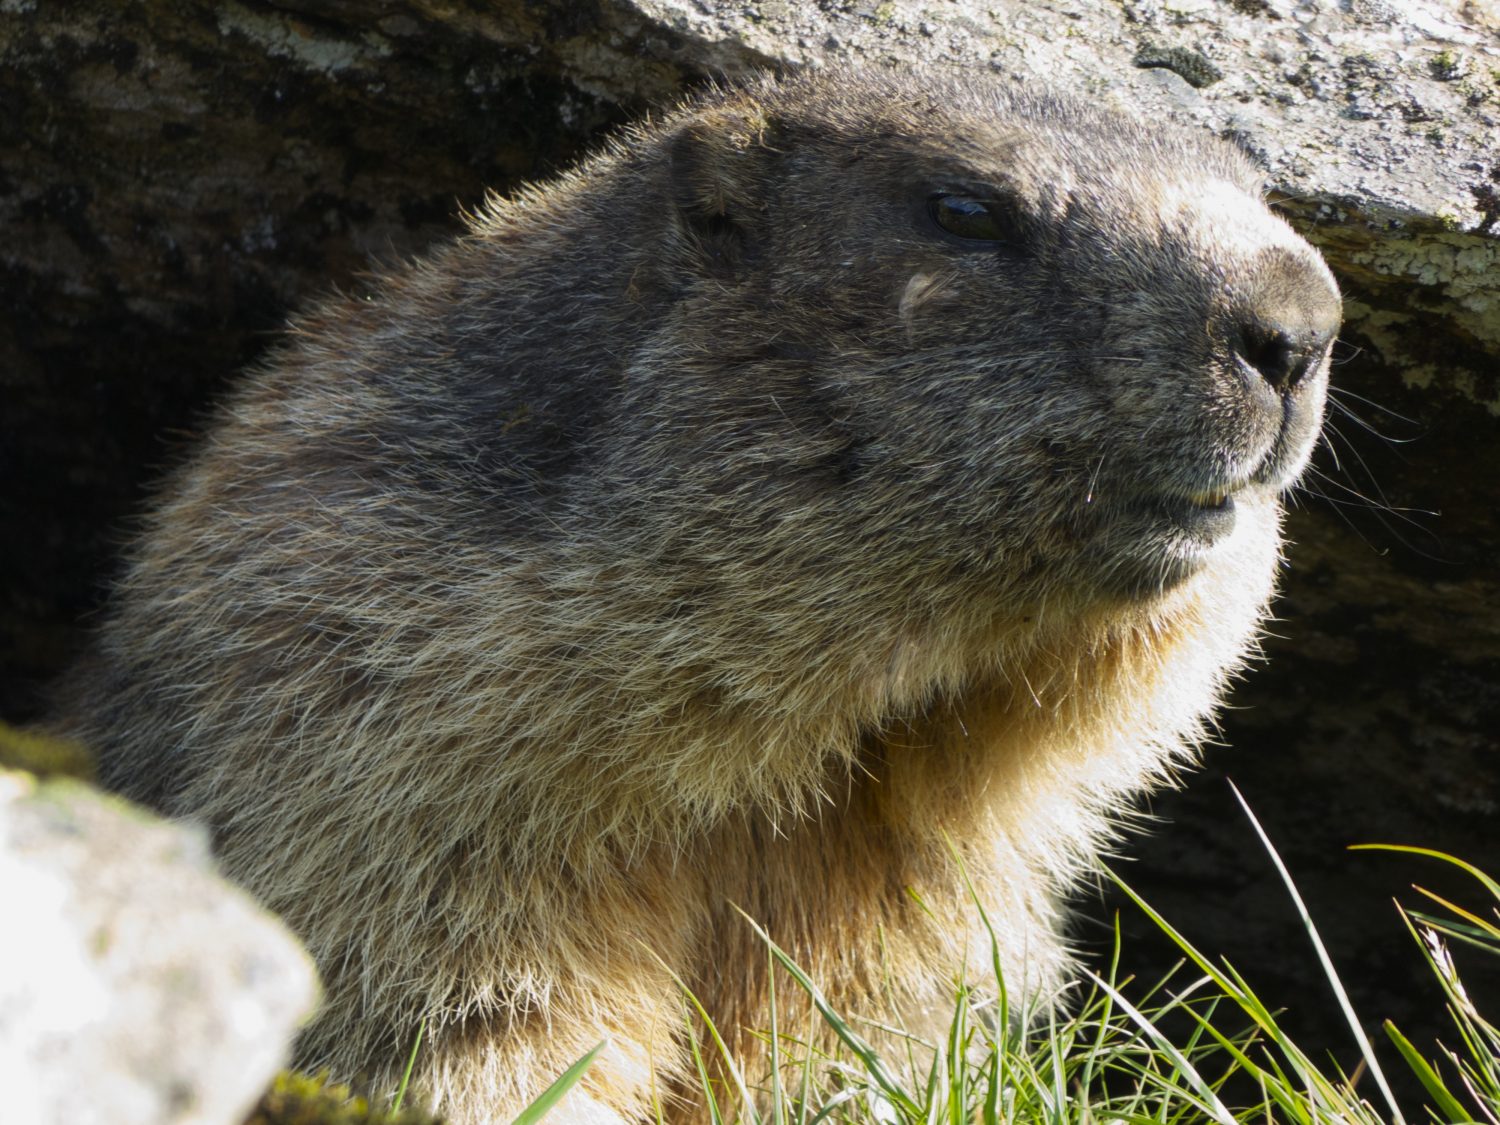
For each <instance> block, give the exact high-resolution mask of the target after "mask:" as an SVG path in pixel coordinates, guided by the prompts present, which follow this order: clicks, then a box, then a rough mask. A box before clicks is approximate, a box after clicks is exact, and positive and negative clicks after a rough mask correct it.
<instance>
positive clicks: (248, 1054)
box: [0, 772, 317, 1125]
mask: <svg viewBox="0 0 1500 1125" xmlns="http://www.w3.org/2000/svg"><path fill="white" fill-rule="evenodd" d="M0 900H3V901H4V903H5V917H6V922H5V923H4V927H3V931H4V934H5V942H6V944H5V956H4V958H3V959H0V1090H3V1091H4V1095H3V1097H4V1111H3V1118H4V1120H5V1121H7V1122H16V1123H17V1125H21V1123H26V1125H89V1123H94V1122H97V1123H99V1125H135V1123H139V1125H235V1123H237V1122H239V1121H240V1120H241V1119H242V1118H243V1117H244V1115H245V1113H246V1111H247V1110H248V1109H249V1108H250V1106H251V1105H252V1104H253V1103H254V1102H255V1099H256V1097H257V1096H258V1095H259V1094H260V1093H261V1092H262V1090H263V1089H264V1088H265V1087H266V1086H267V1085H268V1084H269V1083H270V1081H271V1079H272V1078H273V1077H274V1075H275V1074H276V1071H277V1070H278V1068H279V1067H280V1066H282V1065H283V1064H284V1062H285V1060H286V1058H287V1054H288V1050H289V1047H290V1044H291V1039H292V1036H293V1034H294V1032H295V1030H296V1027H297V1024H298V1022H299V1020H301V1019H302V1018H303V1017H305V1016H306V1015H308V1014H309V1013H310V1011H311V1008H312V1005H313V1003H314V999H315V997H316V993H317V984H316V979H315V976H314V973H313V969H312V964H311V962H310V961H309V959H308V958H307V956H306V955H305V954H304V953H303V952H302V949H301V947H300V946H299V945H298V944H297V943H296V941H295V940H294V939H293V938H292V937H291V936H290V935H289V934H288V933H287V931H286V929H285V928H284V927H283V926H282V925H281V924H280V923H279V922H278V921H276V920H275V919H274V918H272V917H270V916H269V915H267V914H266V913H265V912H264V911H263V910H261V909H260V908H259V907H257V906H256V905H255V904H254V903H253V902H252V901H251V900H250V899H249V897H248V896H247V895H245V894H244V893H243V892H241V891H239V890H237V889H235V888H234V887H231V886H230V885H229V884H227V883H226V882H224V880H222V879H221V878H220V877H219V876H218V875H216V874H215V873H214V870H213V864H212V862H211V860H210V859H209V856H208V849H207V843H206V840H205V838H204V837H203V835H202V834H201V833H199V832H196V831H193V830H190V829H188V828H184V827H181V826H178V825H173V824H168V823H166V822H164V821H160V820H157V819H156V818H155V817H151V816H148V815H146V814H144V813H142V812H140V811H138V810H136V809H134V808H132V807H130V806H129V805H127V804H126V803H125V802H123V801H120V800H117V799H114V798H109V797H105V796H103V795H102V794H100V793H98V792H97V791H95V790H93V789H91V788H90V787H89V786H87V785H85V784H83V783H81V782H77V781H69V780H64V781H51V782H45V783H39V782H37V781H36V780H35V778H33V777H32V776H31V775H29V774H25V773H19V772H0Z"/></svg>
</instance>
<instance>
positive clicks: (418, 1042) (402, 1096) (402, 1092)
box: [391, 1018, 427, 1113]
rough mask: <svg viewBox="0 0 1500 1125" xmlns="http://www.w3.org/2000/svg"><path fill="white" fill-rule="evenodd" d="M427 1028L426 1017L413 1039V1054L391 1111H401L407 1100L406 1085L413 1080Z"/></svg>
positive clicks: (408, 1058)
mask: <svg viewBox="0 0 1500 1125" xmlns="http://www.w3.org/2000/svg"><path fill="white" fill-rule="evenodd" d="M426 1030H427V1020H426V1019H425V1018H424V1019H423V1020H422V1022H421V1023H419V1024H418V1025H417V1037H416V1039H415V1040H413V1041H412V1045H411V1054H409V1055H407V1056H406V1069H405V1070H403V1071H402V1072H401V1085H399V1086H397V1087H396V1097H395V1098H394V1099H393V1100H392V1101H391V1112H392V1113H400V1112H401V1103H402V1102H404V1101H405V1100H406V1087H407V1084H408V1083H410V1082H411V1072H412V1068H413V1067H414V1066H416V1065H417V1050H418V1048H420V1047H421V1046H422V1035H423V1033H424V1032H426Z"/></svg>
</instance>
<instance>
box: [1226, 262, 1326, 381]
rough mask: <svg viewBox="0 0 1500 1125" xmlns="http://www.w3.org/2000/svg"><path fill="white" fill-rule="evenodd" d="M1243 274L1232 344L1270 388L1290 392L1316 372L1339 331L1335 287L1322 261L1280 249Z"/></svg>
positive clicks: (1244, 361)
mask: <svg viewBox="0 0 1500 1125" xmlns="http://www.w3.org/2000/svg"><path fill="white" fill-rule="evenodd" d="M1247 273H1248V277H1247V278H1246V280H1247V281H1248V283H1249V284H1248V285H1246V287H1245V289H1244V290H1242V294H1243V296H1244V297H1248V300H1245V301H1244V303H1243V304H1241V305H1240V307H1239V309H1238V313H1237V317H1236V319H1237V320H1238V324H1237V325H1236V326H1235V335H1234V336H1232V337H1231V346H1232V347H1233V348H1234V353H1235V356H1236V358H1238V359H1239V360H1241V361H1242V362H1243V363H1244V364H1245V365H1246V366H1247V367H1249V368H1250V370H1252V371H1255V372H1257V373H1259V375H1260V377H1261V378H1262V379H1264V380H1265V381H1266V382H1267V383H1269V384H1270V385H1271V387H1272V389H1274V390H1277V391H1282V392H1285V391H1290V390H1293V389H1294V388H1296V386H1297V385H1298V384H1299V383H1301V382H1302V381H1303V380H1304V379H1306V378H1307V377H1308V376H1309V375H1311V374H1312V373H1313V372H1315V371H1317V369H1318V366H1319V364H1321V363H1322V361H1323V355H1324V353H1325V352H1326V351H1327V350H1328V345H1329V344H1330V343H1332V342H1333V337H1334V335H1335V334H1336V333H1337V332H1338V330H1339V320H1340V318H1341V316H1342V313H1343V308H1342V305H1341V302H1340V300H1339V293H1338V289H1337V288H1335V286H1334V284H1333V279H1332V277H1331V276H1330V275H1329V273H1328V270H1327V268H1326V267H1325V266H1324V265H1323V263H1322V262H1321V261H1320V260H1318V259H1317V258H1316V257H1313V256H1311V255H1305V254H1301V253H1298V252H1295V251H1292V250H1289V249H1287V248H1284V247H1277V248H1275V249H1273V250H1268V251H1264V252H1262V253H1261V254H1259V255H1257V256H1256V257H1255V258H1254V259H1253V262H1252V264H1251V268H1250V269H1249V270H1248V271H1247Z"/></svg>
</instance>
